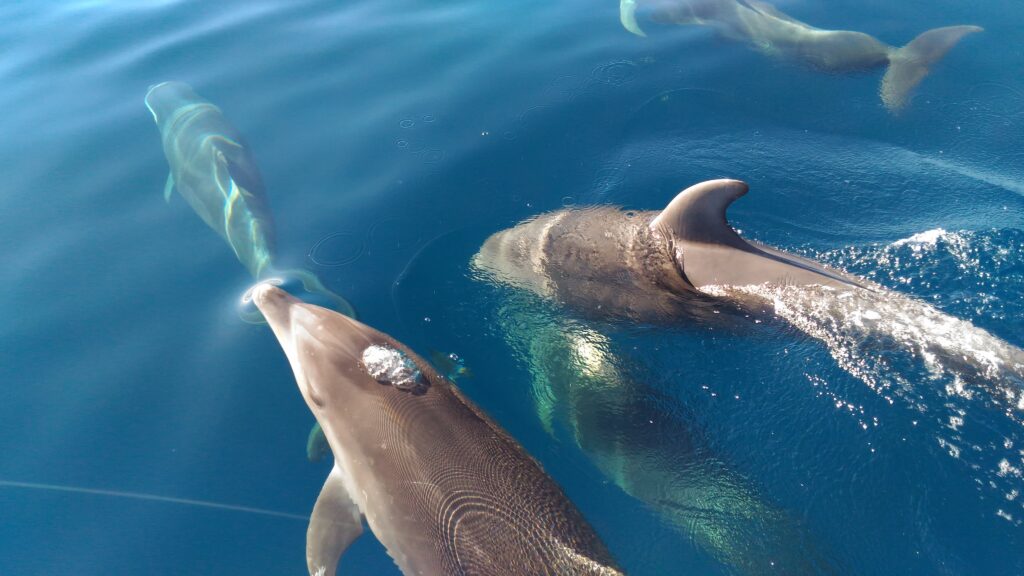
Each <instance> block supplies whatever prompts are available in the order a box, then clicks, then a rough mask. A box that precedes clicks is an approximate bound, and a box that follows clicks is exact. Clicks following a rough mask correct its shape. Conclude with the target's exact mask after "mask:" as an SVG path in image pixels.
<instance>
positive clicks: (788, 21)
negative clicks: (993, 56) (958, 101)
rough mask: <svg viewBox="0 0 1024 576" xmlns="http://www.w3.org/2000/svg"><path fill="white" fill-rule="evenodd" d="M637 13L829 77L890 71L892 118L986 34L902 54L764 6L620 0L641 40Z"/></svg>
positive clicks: (961, 32) (922, 43) (950, 31)
mask: <svg viewBox="0 0 1024 576" xmlns="http://www.w3.org/2000/svg"><path fill="white" fill-rule="evenodd" d="M638 8H639V9H641V10H642V11H647V10H650V12H651V16H652V18H653V19H654V20H657V21H662V22H671V23H675V24H697V25H702V26H709V27H711V28H714V29H715V30H716V31H717V32H718V33H719V34H721V35H722V36H724V37H726V38H729V39H731V40H738V41H743V42H746V43H747V44H750V45H751V46H753V47H754V48H755V49H757V50H759V51H761V52H763V53H765V54H768V55H771V56H780V57H783V58H787V59H790V60H796V61H800V62H803V63H805V64H808V65H810V66H811V67H814V68H817V69H821V70H825V71H828V72H853V71H859V70H868V69H872V68H881V67H883V66H887V67H888V68H887V70H886V73H885V76H884V77H883V78H882V86H881V89H880V91H879V92H880V95H881V97H882V103H883V104H885V107H886V108H888V109H889V110H890V111H893V112H896V111H899V110H900V109H902V108H903V107H904V106H906V104H907V101H908V100H909V98H910V94H911V92H912V91H913V89H914V88H915V87H916V86H917V85H918V84H920V83H921V80H923V79H924V77H925V76H927V75H928V72H929V69H930V67H931V65H932V64H934V63H935V62H937V61H939V60H940V59H942V57H943V56H945V55H946V52H948V51H949V50H950V49H951V48H953V46H955V45H956V44H957V42H959V41H960V39H961V38H963V37H964V36H965V35H967V34H971V33H973V32H981V31H982V28H981V27H979V26H948V27H944V28H935V29H932V30H928V31H926V32H924V33H922V34H921V35H919V36H918V37H917V38H914V39H913V40H912V41H911V42H910V43H909V44H907V45H906V46H903V47H901V48H898V47H894V46H889V45H888V44H885V43H884V42H882V41H880V40H878V39H876V38H874V37H873V36H870V35H868V34H864V33H863V32H853V31H849V30H821V29H819V28H814V27H813V26H810V25H808V24H805V23H803V22H800V21H799V20H796V19H795V18H793V17H791V16H789V15H787V14H784V13H783V12H781V11H779V10H778V9H777V8H775V7H774V6H772V5H771V4H769V3H767V2H764V1H763V0H620V4H619V19H620V21H621V22H622V26H623V27H624V28H626V30H628V31H630V32H632V33H633V34H637V35H638V36H645V34H644V32H643V30H642V29H641V28H640V25H639V23H638V22H637V14H636V12H637V9H638Z"/></svg>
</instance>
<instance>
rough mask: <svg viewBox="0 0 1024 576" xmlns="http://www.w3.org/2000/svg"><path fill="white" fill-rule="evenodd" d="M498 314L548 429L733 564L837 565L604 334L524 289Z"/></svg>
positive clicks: (776, 570) (747, 568)
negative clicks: (563, 432)
mask: <svg viewBox="0 0 1024 576" xmlns="http://www.w3.org/2000/svg"><path fill="white" fill-rule="evenodd" d="M495 317H496V318H497V321H498V322H499V324H500V328H501V329H502V333H503V334H504V336H505V338H506V340H507V341H508V343H509V345H510V346H511V347H512V348H513V349H514V350H515V351H516V352H517V356H518V357H519V358H520V359H521V360H522V362H523V363H524V364H525V365H526V367H527V369H528V371H529V372H530V374H531V376H532V384H533V389H532V396H533V399H534V404H535V409H536V411H537V415H538V417H539V418H540V420H541V423H542V425H543V426H544V428H545V429H546V430H547V431H548V433H549V434H551V435H552V436H554V435H555V428H556V423H559V424H562V425H563V426H564V428H565V429H567V431H568V433H569V434H570V435H571V437H572V439H573V440H574V441H575V443H576V445H577V446H578V447H579V448H580V450H581V451H582V452H583V453H584V454H585V455H586V456H587V457H588V458H589V459H590V461H591V462H592V463H593V464H594V465H595V466H596V467H597V468H598V469H599V470H600V471H601V472H602V473H603V474H604V475H605V476H606V477H607V478H609V479H610V480H611V481H612V482H614V483H615V485H617V486H618V487H619V488H621V489H622V490H623V491H624V492H625V493H627V494H629V495H630V496H632V497H633V498H636V499H637V500H639V501H641V502H643V503H644V504H645V505H646V506H648V507H649V508H650V509H651V510H653V511H654V512H655V513H657V514H658V515H659V516H660V517H661V518H662V519H664V520H665V521H666V522H667V523H669V524H670V525H672V526H674V527H675V528H677V529H679V530H680V531H681V532H682V533H683V534H684V535H686V536H687V537H688V538H689V539H690V540H691V541H692V542H693V543H694V545H695V546H697V547H698V548H699V549H700V550H702V551H704V552H705V553H707V554H708V555H710V556H711V557H712V558H714V559H715V560H716V561H718V562H719V563H721V564H722V565H724V566H727V567H728V568H729V569H730V573H736V574H745V575H761V574H765V575H767V574H793V575H798V574H800V575H802V574H807V575H810V574H831V573H835V572H836V567H835V565H834V561H833V560H831V559H830V558H829V557H828V556H827V555H826V554H825V553H824V552H823V551H822V549H821V548H820V547H819V546H817V544H816V543H815V542H814V538H813V537H812V536H811V535H810V534H808V533H807V530H806V528H805V527H804V526H803V525H802V524H801V523H799V522H798V521H797V520H795V519H794V518H793V517H791V516H790V515H789V514H787V513H786V512H785V511H783V510H781V509H779V508H778V507H776V506H774V505H772V504H771V503H769V502H768V501H766V500H765V498H764V497H763V496H762V495H761V494H760V493H759V491H758V490H757V488H756V487H755V486H754V485H753V484H752V483H751V482H750V481H749V480H748V479H746V478H745V477H744V476H743V475H741V474H739V473H738V472H737V471H736V470H734V469H733V467H732V466H730V465H729V463H728V462H726V461H724V460H723V459H722V458H720V457H719V456H718V455H716V454H715V453H714V451H713V450H712V448H711V445H710V442H709V441H708V438H707V434H706V433H705V432H704V431H703V430H701V428H700V426H699V425H698V424H697V423H696V418H693V417H692V415H688V414H687V410H686V407H685V406H681V405H679V403H678V402H677V401H675V400H674V399H672V398H671V397H668V396H666V395H664V394H661V393H659V392H658V390H657V388H656V387H654V386H651V385H648V384H647V383H646V382H644V381H643V380H638V379H637V378H636V377H634V376H633V375H632V373H633V372H634V370H630V369H627V367H626V366H625V365H624V363H623V361H622V359H621V358H620V357H619V356H618V355H617V354H616V353H615V351H614V345H613V343H612V342H611V339H610V338H608V337H607V336H606V335H604V334H601V333H599V332H597V331H596V330H594V329H593V328H591V327H590V326H589V325H588V324H587V323H585V322H579V321H576V320H572V319H569V320H567V319H565V318H564V317H562V316H559V315H558V314H556V313H552V312H551V311H549V310H546V309H545V306H544V303H543V302H537V301H536V297H535V296H533V295H529V294H522V293H520V294H518V295H515V294H513V295H510V296H509V297H508V298H504V299H502V304H501V311H500V312H499V313H498V314H496V315H495Z"/></svg>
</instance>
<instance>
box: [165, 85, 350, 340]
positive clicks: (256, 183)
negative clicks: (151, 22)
mask: <svg viewBox="0 0 1024 576" xmlns="http://www.w3.org/2000/svg"><path fill="white" fill-rule="evenodd" d="M145 104H146V108H147V109H148V110H149V112H150V114H152V116H153V120H154V122H156V125H157V128H159V130H160V137H161V141H162V144H163V149H164V155H165V156H166V158H167V163H168V165H169V166H170V173H169V174H168V176H167V183H166V185H165V186H164V192H163V193H164V200H166V201H170V198H171V195H172V194H173V193H174V191H177V192H178V194H179V195H180V196H181V197H182V198H183V199H184V200H185V201H186V202H187V203H188V205H189V206H190V207H191V208H192V209H193V210H194V211H195V213H196V214H197V215H198V216H199V217H200V218H201V219H202V220H203V222H205V223H206V225H207V226H209V227H210V228H211V229H212V230H214V231H215V232H217V234H218V235H219V236H220V237H221V238H223V239H224V241H225V242H227V244H228V246H229V247H230V248H231V250H232V251H233V252H234V254H235V256H236V257H237V258H238V260H239V262H241V263H242V264H243V265H244V266H245V267H246V269H247V270H248V271H249V273H250V274H251V275H252V277H253V278H254V279H256V280H263V279H267V278H270V277H277V278H281V279H283V280H286V279H295V280H297V281H299V282H301V283H302V286H303V288H304V289H305V290H306V291H307V292H309V293H310V294H316V295H319V296H322V297H323V298H325V299H326V300H328V301H329V302H330V305H331V307H332V308H335V309H336V310H338V311H340V312H342V313H344V314H348V315H349V316H354V315H355V311H354V310H353V308H352V306H351V305H350V304H349V303H348V302H347V301H346V300H345V299H344V298H342V297H341V296H339V295H337V294H335V293H334V292H333V291H331V290H330V289H328V288H327V287H326V286H324V284H323V282H322V281H321V280H320V278H319V277H318V276H317V275H316V274H314V273H313V272H311V271H309V270H305V269H302V268H298V269H292V270H281V269H277V268H275V266H274V264H275V262H274V261H275V258H276V246H275V243H276V238H275V235H276V231H275V227H274V220H273V216H272V213H271V211H270V206H269V202H268V199H267V193H266V189H265V187H264V185H263V179H262V177H261V175H260V171H259V169H258V167H257V166H256V162H255V160H253V158H252V155H251V154H250V152H249V149H248V147H247V146H245V145H244V143H243V139H242V136H241V134H240V133H239V132H238V130H237V129H235V127H234V126H233V125H232V124H231V123H230V122H228V120H227V119H226V118H225V117H224V114H223V113H222V112H221V110H220V108H218V107H217V106H215V105H214V104H212V103H211V102H209V101H207V100H206V99H204V98H202V97H201V96H199V95H198V94H197V93H196V92H195V90H193V89H192V87H191V86H189V85H188V84H186V83H184V82H177V81H168V82H160V83H158V84H154V85H152V86H150V87H149V90H148V91H147V92H146V98H145ZM243 319H244V320H246V321H249V322H260V321H261V319H260V318H259V317H258V315H244V314H243Z"/></svg>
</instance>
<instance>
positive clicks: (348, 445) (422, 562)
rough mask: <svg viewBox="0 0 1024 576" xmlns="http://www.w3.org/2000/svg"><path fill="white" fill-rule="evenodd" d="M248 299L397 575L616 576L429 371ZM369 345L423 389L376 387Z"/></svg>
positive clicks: (370, 336)
mask: <svg viewBox="0 0 1024 576" xmlns="http://www.w3.org/2000/svg"><path fill="white" fill-rule="evenodd" d="M253 301H254V302H255V303H256V305H257V306H258V307H259V308H260V310H261V311H262V312H263V314H264V316H265V317H266V318H267V321H268V323H269V324H270V326H271V328H273V329H274V332H275V334H276V335H277V337H278V339H279V340H281V343H282V347H283V348H284V349H285V351H286V354H287V356H288V358H289V360H290V362H291V363H292V365H293V370H294V371H295V373H296V380H297V382H298V383H299V388H300V390H301V391H302V393H303V397H304V398H305V399H306V401H307V404H308V405H309V406H310V409H311V410H312V411H313V413H314V415H315V416H316V418H317V420H318V421H319V422H320V425H321V427H322V428H323V431H324V435H325V437H326V438H327V440H328V443H329V444H330V446H331V449H332V452H333V453H334V456H335V459H336V464H337V466H338V467H339V468H340V469H342V470H344V471H345V472H346V484H345V487H346V489H347V490H348V492H349V495H350V497H351V499H352V500H353V501H354V502H355V504H356V506H358V508H359V510H360V511H361V512H362V513H363V515H365V517H366V520H367V523H368V524H369V526H370V529H371V530H372V531H373V532H374V534H375V535H376V536H377V538H378V539H379V540H380V541H381V543H382V544H383V545H384V547H385V548H386V549H387V550H388V553H389V554H390V555H391V556H392V558H394V560H395V562H396V564H398V566H399V567H400V568H401V569H402V571H403V573H404V574H407V575H410V576H411V575H419V574H423V575H452V576H463V575H464V576H542V575H550V576H556V575H557V576H566V575H570V576H572V575H578V576H584V575H595V576H596V575H602V576H611V575H618V574H620V572H619V571H618V570H617V569H615V568H614V566H615V564H614V561H613V560H612V558H611V556H610V554H609V553H608V551H607V550H606V549H605V547H604V545H603V544H602V543H601V541H600V540H599V538H598V537H597V535H596V534H595V533H594V531H593V529H592V528H591V527H590V526H589V525H588V524H587V522H586V520H585V519H584V518H583V517H582V515H581V514H580V513H579V511H578V510H577V509H576V508H575V507H574V506H573V505H572V503H571V502H570V501H569V500H568V499H567V498H566V497H565V495H564V494H563V493H562V491H561V489H560V488H559V487H558V486H557V485H556V484H555V483H554V481H552V480H551V478H549V477H548V476H547V475H546V474H545V473H544V471H543V469H541V467H540V466H539V465H538V463H537V462H536V461H534V460H533V459H532V458H531V457H530V456H529V455H527V454H526V453H525V451H523V449H522V447H520V446H519V444H518V443H516V441H515V440H514V439H513V438H511V437H510V436H509V435H508V434H507V433H506V432H505V431H504V430H502V429H501V428H500V427H499V426H498V425H497V424H495V423H494V422H493V421H492V420H491V419H490V418H488V417H487V416H486V415H485V414H484V413H483V412H482V411H480V410H479V409H478V408H477V407H476V406H474V405H473V404H472V403H471V402H470V401H469V400H468V399H466V398H465V397H464V396H463V395H462V394H461V393H460V392H459V390H458V389H457V388H455V387H454V386H453V385H452V384H451V383H450V382H449V381H448V380H446V379H445V378H443V377H442V376H440V375H439V374H438V373H437V372H436V371H435V370H434V368H433V367H432V366H431V365H430V364H429V363H427V362H426V361H424V360H423V359H422V358H420V357H419V356H418V355H416V354H415V353H413V352H412V351H411V350H409V349H408V348H407V347H405V346H404V345H402V344H401V343H399V342H397V341H396V340H394V339H393V338H391V337H390V336H387V335H386V334H383V333H381V332H378V331H376V330H374V329H372V328H370V327H368V326H365V325H363V324H360V323H358V322H356V321H354V320H351V319H348V318H346V317H344V316H341V315H340V314H337V313H334V312H331V311H329V310H326V309H324V308H319V307H316V306H311V305H308V304H303V303H301V302H300V301H298V300H296V299H294V298H292V297H290V296H288V295H287V294H286V293H284V292H283V291H281V290H280V289H278V288H276V287H272V286H270V285H267V284H263V285H260V286H258V287H257V288H256V289H254V290H253ZM371 346H381V347H386V348H392V349H394V350H397V351H399V352H401V353H402V354H404V355H405V356H406V358H408V359H409V360H410V361H412V362H413V363H415V365H416V368H417V369H418V370H419V371H420V373H421V376H422V379H423V380H424V381H425V383H426V385H425V386H423V387H421V388H418V389H416V390H404V389H401V388H398V387H395V386H393V385H390V384H388V383H381V382H378V381H377V380H376V379H374V378H373V376H371V375H370V373H369V372H368V371H367V368H366V367H365V366H364V365H362V364H361V358H362V355H363V352H364V351H365V350H366V349H367V348H369V347H371ZM314 389H315V390H316V392H317V394H318V396H319V402H314V401H313V399H312V397H311V391H312V390H314ZM318 506H319V504H318ZM346 545H347V544H346ZM340 552H341V551H339V552H338V553H339V554H340ZM314 569H315V568H314ZM333 573H334V572H333V567H328V569H327V571H326V574H333Z"/></svg>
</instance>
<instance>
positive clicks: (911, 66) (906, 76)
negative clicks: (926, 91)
mask: <svg viewBox="0 0 1024 576" xmlns="http://www.w3.org/2000/svg"><path fill="white" fill-rule="evenodd" d="M982 30H984V29H983V28H981V27H980V26H947V27H945V28H934V29H932V30H928V31H927V32H923V33H921V35H919V36H918V37H917V38H914V39H913V40H912V41H911V42H910V43H909V44H907V45H906V46H904V47H902V48H898V49H896V50H893V51H892V52H891V53H890V54H889V69H888V70H886V71H885V76H884V77H883V78H882V86H881V89H880V90H879V92H880V94H881V96H882V103H883V104H885V107H886V108H888V109H889V110H890V111H891V112H898V111H900V110H901V109H903V107H904V106H906V105H907V101H908V100H909V99H910V93H911V92H912V91H913V90H914V88H916V87H917V85H918V84H920V83H921V81H922V80H924V78H925V76H927V75H928V73H929V72H930V71H931V70H930V69H931V66H932V64H934V63H935V62H938V61H939V60H941V59H942V57H943V56H945V55H946V53H947V52H949V51H950V49H952V48H953V46H956V45H957V43H958V42H960V39H961V38H963V37H964V36H966V35H968V34H973V33H975V32H981V31H982Z"/></svg>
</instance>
